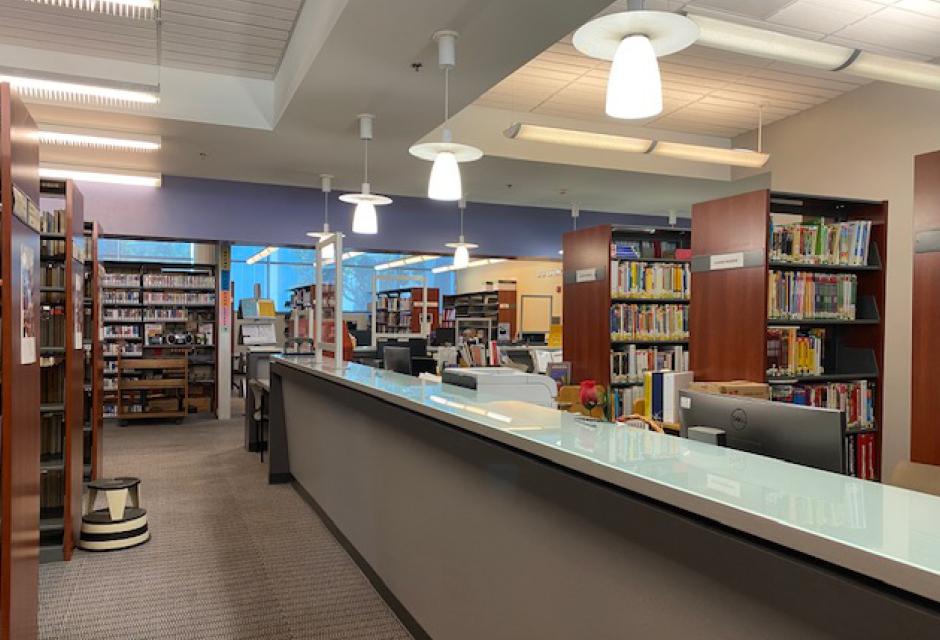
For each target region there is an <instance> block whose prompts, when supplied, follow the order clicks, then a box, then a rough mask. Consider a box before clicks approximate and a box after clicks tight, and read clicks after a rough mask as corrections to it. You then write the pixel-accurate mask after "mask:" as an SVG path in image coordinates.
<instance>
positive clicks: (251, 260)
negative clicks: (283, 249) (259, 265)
mask: <svg viewBox="0 0 940 640" xmlns="http://www.w3.org/2000/svg"><path fill="white" fill-rule="evenodd" d="M275 251H277V247H265V248H264V249H262V250H261V251H259V252H258V253H256V254H255V255H253V256H251V257H250V258H248V259H247V260H245V263H246V264H254V263H256V262H259V261H260V260H264V259H265V258H267V257H268V256H269V255H271V254H272V253H274V252H275Z"/></svg>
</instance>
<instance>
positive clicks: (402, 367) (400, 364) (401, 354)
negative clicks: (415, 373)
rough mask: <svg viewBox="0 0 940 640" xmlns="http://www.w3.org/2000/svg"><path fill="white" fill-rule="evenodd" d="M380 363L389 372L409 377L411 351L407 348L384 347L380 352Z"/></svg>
mask: <svg viewBox="0 0 940 640" xmlns="http://www.w3.org/2000/svg"><path fill="white" fill-rule="evenodd" d="M382 362H383V363H384V365H385V368H386V369H388V370H389V371H395V372H396V373H405V374H407V375H409V376H410V375H411V349H409V348H408V347H391V346H388V345H386V347H385V349H384V350H383V352H382Z"/></svg>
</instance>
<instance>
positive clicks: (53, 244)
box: [39, 240, 65, 260]
mask: <svg viewBox="0 0 940 640" xmlns="http://www.w3.org/2000/svg"><path fill="white" fill-rule="evenodd" d="M39 254H40V255H41V256H42V257H43V258H52V259H56V260H65V240H42V241H41V242H40V248H39Z"/></svg>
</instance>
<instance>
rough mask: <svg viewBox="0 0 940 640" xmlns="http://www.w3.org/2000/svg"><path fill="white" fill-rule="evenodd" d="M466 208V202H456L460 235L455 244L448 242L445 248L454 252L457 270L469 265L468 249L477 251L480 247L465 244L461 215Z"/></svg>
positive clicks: (468, 243)
mask: <svg viewBox="0 0 940 640" xmlns="http://www.w3.org/2000/svg"><path fill="white" fill-rule="evenodd" d="M466 208H467V201H466V200H464V199H463V198H461V199H460V200H458V201H457V209H458V211H459V215H460V235H459V239H458V240H457V242H448V243H447V244H446V245H444V246H446V247H448V248H450V249H453V250H454V266H455V267H457V268H458V269H463V268H466V266H467V265H468V264H470V249H477V248H478V247H479V246H480V245H478V244H473V243H472V242H467V241H466V239H465V238H464V236H463V214H464V211H465V210H466Z"/></svg>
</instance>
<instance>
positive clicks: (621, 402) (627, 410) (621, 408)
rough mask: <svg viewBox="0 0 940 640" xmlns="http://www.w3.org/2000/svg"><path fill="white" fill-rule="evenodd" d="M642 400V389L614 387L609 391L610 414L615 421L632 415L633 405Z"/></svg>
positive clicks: (637, 387) (638, 387)
mask: <svg viewBox="0 0 940 640" xmlns="http://www.w3.org/2000/svg"><path fill="white" fill-rule="evenodd" d="M642 399H643V387H642V386H636V387H616V388H614V389H611V391H610V414H611V417H612V418H613V419H614V420H616V419H618V418H623V417H625V416H628V415H630V414H631V413H633V405H634V403H636V401H637V400H642Z"/></svg>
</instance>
